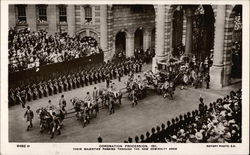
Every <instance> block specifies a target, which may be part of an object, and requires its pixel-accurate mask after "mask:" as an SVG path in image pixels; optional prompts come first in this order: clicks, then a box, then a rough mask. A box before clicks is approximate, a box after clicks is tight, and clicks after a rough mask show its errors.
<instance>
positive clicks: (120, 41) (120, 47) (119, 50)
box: [115, 32, 126, 58]
mask: <svg viewBox="0 0 250 155" xmlns="http://www.w3.org/2000/svg"><path fill="white" fill-rule="evenodd" d="M125 55H126V32H118V33H117V34H116V36H115V56H116V57H118V58H122V57H125Z"/></svg>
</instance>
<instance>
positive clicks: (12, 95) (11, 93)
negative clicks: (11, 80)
mask: <svg viewBox="0 0 250 155" xmlns="http://www.w3.org/2000/svg"><path fill="white" fill-rule="evenodd" d="M28 101H29V100H28ZM15 104H16V97H15V93H14V91H13V90H12V89H11V88H10V90H9V106H13V105H15Z"/></svg>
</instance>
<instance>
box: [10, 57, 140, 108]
mask: <svg viewBox="0 0 250 155" xmlns="http://www.w3.org/2000/svg"><path fill="white" fill-rule="evenodd" d="M134 69H136V70H137V71H138V72H140V71H141V69H142V63H141V62H140V61H137V60H135V59H130V58H127V59H125V60H124V61H108V62H107V63H106V62H103V63H99V64H92V65H84V66H79V67H78V68H75V69H73V70H70V71H64V72H58V73H53V75H51V76H47V75H44V77H39V79H30V80H27V81H25V82H24V81H22V83H19V84H18V85H15V86H13V87H9V106H11V105H16V104H21V105H23V106H24V104H25V102H27V101H31V100H36V99H39V98H42V97H47V96H51V95H54V94H58V93H62V92H65V91H69V90H72V89H76V88H80V87H84V86H88V85H92V84H97V83H100V82H104V81H105V80H107V79H110V80H111V79H116V78H119V77H122V76H124V75H127V74H128V73H129V71H130V70H134Z"/></svg>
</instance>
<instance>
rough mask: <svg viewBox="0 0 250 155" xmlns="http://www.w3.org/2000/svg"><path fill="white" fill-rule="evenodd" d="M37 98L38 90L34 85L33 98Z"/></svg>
mask: <svg viewBox="0 0 250 155" xmlns="http://www.w3.org/2000/svg"><path fill="white" fill-rule="evenodd" d="M37 98H38V90H37V88H36V87H35V88H34V89H33V100H36V99H37Z"/></svg>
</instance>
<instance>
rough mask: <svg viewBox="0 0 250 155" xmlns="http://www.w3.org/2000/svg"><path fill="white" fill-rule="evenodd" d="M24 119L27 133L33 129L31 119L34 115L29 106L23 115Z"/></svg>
mask: <svg viewBox="0 0 250 155" xmlns="http://www.w3.org/2000/svg"><path fill="white" fill-rule="evenodd" d="M25 117H26V122H27V124H28V126H27V131H29V129H30V128H32V127H33V124H32V119H33V118H34V113H33V111H32V110H31V109H30V106H27V110H26V112H25V113H24V118H25Z"/></svg>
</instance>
